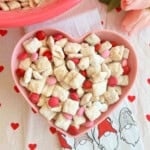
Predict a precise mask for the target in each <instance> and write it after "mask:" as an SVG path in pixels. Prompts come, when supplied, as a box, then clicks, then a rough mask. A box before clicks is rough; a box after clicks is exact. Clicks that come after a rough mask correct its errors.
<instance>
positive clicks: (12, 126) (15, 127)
mask: <svg viewBox="0 0 150 150" xmlns="http://www.w3.org/2000/svg"><path fill="white" fill-rule="evenodd" d="M10 125H11V128H12V129H13V130H16V129H17V128H18V127H19V123H15V122H12V123H11V124H10Z"/></svg>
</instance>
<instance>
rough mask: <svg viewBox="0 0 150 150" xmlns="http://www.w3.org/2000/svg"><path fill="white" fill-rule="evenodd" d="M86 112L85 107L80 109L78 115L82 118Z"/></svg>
mask: <svg viewBox="0 0 150 150" xmlns="http://www.w3.org/2000/svg"><path fill="white" fill-rule="evenodd" d="M84 111H85V109H84V107H80V108H79V109H78V111H77V115H78V116H82V115H83V114H84Z"/></svg>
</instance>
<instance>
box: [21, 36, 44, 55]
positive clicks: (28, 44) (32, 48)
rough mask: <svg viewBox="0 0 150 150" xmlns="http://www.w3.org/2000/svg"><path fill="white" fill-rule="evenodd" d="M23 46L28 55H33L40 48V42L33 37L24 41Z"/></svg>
mask: <svg viewBox="0 0 150 150" xmlns="http://www.w3.org/2000/svg"><path fill="white" fill-rule="evenodd" d="M23 46H24V48H25V50H26V51H27V52H28V53H30V54H33V53H35V52H37V51H38V49H39V48H40V47H41V46H42V42H41V41H39V40H38V39H37V38H35V37H34V38H30V39H28V40H26V41H24V42H23Z"/></svg>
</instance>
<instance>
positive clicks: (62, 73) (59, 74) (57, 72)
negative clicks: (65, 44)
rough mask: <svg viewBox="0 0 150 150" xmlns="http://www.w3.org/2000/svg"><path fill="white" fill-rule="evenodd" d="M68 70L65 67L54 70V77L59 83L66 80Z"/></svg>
mask: <svg viewBox="0 0 150 150" xmlns="http://www.w3.org/2000/svg"><path fill="white" fill-rule="evenodd" d="M67 73H68V70H67V68H66V66H65V65H61V66H58V67H56V68H55V69H54V75H55V76H56V78H57V80H58V81H62V80H64V77H65V76H66V75H67Z"/></svg>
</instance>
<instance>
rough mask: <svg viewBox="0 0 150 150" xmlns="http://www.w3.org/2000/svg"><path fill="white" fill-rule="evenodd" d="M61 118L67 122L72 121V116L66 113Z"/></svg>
mask: <svg viewBox="0 0 150 150" xmlns="http://www.w3.org/2000/svg"><path fill="white" fill-rule="evenodd" d="M63 116H64V117H65V118H66V119H68V120H72V118H73V116H72V115H71V114H67V113H63Z"/></svg>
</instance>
